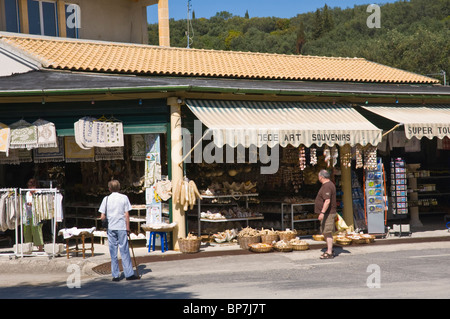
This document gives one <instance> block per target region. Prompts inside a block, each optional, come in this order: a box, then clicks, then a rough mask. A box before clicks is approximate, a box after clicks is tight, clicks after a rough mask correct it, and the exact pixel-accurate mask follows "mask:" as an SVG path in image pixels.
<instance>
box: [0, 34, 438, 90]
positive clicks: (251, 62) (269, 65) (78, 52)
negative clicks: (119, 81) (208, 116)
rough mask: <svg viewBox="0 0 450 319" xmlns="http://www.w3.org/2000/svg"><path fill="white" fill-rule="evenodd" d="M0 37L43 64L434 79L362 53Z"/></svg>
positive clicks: (252, 75)
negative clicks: (315, 53)
mask: <svg viewBox="0 0 450 319" xmlns="http://www.w3.org/2000/svg"><path fill="white" fill-rule="evenodd" d="M0 41H1V42H3V43H6V44H9V45H10V46H12V47H13V48H15V49H17V50H19V51H22V52H23V53H25V54H26V55H29V56H32V57H34V58H36V59H37V60H38V61H40V62H41V63H42V64H43V66H44V67H46V68H53V69H63V70H74V71H96V72H108V73H131V74H146V75H174V76H204V77H229V78H249V79H277V80H320V81H349V82H379V83H438V80H436V79H433V78H430V77H426V76H423V75H419V74H415V73H411V72H407V71H404V70H400V69H396V68H392V67H389V66H385V65H382V64H379V63H375V62H371V61H368V60H366V59H362V58H336V57H319V56H304V55H282V54H268V53H253V52H234V51H217V50H199V49H184V48H169V47H158V46H150V45H139V44H126V43H114V42H101V41H93V40H77V39H67V38H54V37H41V36H32V35H23V34H11V33H0Z"/></svg>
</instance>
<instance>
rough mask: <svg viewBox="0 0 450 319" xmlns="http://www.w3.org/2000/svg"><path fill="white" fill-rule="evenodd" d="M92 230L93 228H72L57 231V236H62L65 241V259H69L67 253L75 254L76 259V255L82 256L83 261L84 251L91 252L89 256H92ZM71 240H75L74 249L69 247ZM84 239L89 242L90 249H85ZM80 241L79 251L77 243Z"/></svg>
mask: <svg viewBox="0 0 450 319" xmlns="http://www.w3.org/2000/svg"><path fill="white" fill-rule="evenodd" d="M94 230H95V227H92V228H82V229H78V228H76V227H73V228H64V229H61V230H60V231H59V235H63V237H64V239H65V241H66V253H67V259H69V253H70V252H75V256H77V257H78V253H80V252H81V253H82V254H83V259H84V258H85V257H86V250H90V251H91V256H94ZM71 239H75V248H70V247H69V241H70V240H71ZM86 239H90V240H91V248H87V247H86ZM80 240H81V249H80V248H78V242H79V241H80Z"/></svg>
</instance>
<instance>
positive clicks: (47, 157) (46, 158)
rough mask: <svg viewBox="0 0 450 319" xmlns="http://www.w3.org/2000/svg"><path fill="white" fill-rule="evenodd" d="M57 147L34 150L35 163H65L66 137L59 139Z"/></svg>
mask: <svg viewBox="0 0 450 319" xmlns="http://www.w3.org/2000/svg"><path fill="white" fill-rule="evenodd" d="M57 141H58V142H57V147H47V148H36V149H34V150H33V159H34V162H35V163H47V162H64V137H58V140H57Z"/></svg>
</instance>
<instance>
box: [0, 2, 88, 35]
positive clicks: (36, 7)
mask: <svg viewBox="0 0 450 319" xmlns="http://www.w3.org/2000/svg"><path fill="white" fill-rule="evenodd" d="M4 3H5V17H6V31H8V32H20V18H19V17H20V14H19V13H20V12H19V4H18V0H4ZM27 6H28V28H29V30H28V31H29V33H30V34H37V35H48V36H58V35H60V33H61V32H60V30H59V25H58V19H64V22H65V23H64V24H65V25H66V36H67V37H68V38H78V37H79V35H78V32H79V28H80V23H81V19H80V12H81V10H80V7H79V6H78V5H76V4H71V3H66V4H65V8H64V9H65V16H64V17H58V14H57V4H56V2H55V1H47V0H27Z"/></svg>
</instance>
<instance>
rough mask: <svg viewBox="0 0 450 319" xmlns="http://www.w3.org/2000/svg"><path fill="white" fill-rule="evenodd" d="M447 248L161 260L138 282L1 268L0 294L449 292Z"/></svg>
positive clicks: (442, 245)
mask: <svg viewBox="0 0 450 319" xmlns="http://www.w3.org/2000/svg"><path fill="white" fill-rule="evenodd" d="M449 248H450V242H441V243H423V244H403V245H392V246H379V247H376V246H373V247H370V246H364V247H352V246H350V247H348V248H340V249H338V250H337V253H338V256H337V257H336V258H334V259H333V260H320V259H319V258H318V256H319V254H320V251H319V250H310V251H306V252H292V253H269V254H251V255H241V256H222V257H208V258H199V259H190V260H181V261H167V262H156V263H153V264H144V265H140V266H139V269H140V272H141V274H142V275H143V277H142V279H141V280H137V281H126V280H122V281H120V282H118V283H115V282H111V280H110V279H111V278H110V276H100V275H99V276H84V277H81V278H79V277H77V272H76V268H75V269H69V270H70V272H68V273H64V272H59V273H52V274H40V275H38V274H20V275H18V274H1V275H0V276H1V277H0V278H1V282H0V298H2V299H7V298H51V299H53V298H63V299H71V298H93V299H95V298H108V299H114V298H130V299H137V298H159V299H193V298H200V299H205V298H209V299H216V298H217V299H229V300H236V301H238V300H239V299H247V298H251V299H262V298H265V299H288V298H289V299H291V298H296V299H297V298H298V299H309V298H311V299H312V298H314V299H316V298H449V297H450V292H449V291H450V290H449V288H448V287H450V268H449V267H448V265H449V263H450V249H449ZM78 279H80V280H79V281H78ZM68 283H69V286H76V285H77V284H79V286H80V288H76V287H75V288H69V287H68ZM368 286H372V287H374V288H369V287H368ZM377 287H379V288H377Z"/></svg>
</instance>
